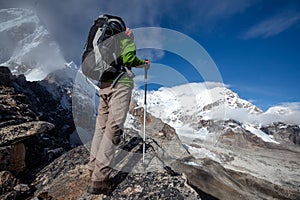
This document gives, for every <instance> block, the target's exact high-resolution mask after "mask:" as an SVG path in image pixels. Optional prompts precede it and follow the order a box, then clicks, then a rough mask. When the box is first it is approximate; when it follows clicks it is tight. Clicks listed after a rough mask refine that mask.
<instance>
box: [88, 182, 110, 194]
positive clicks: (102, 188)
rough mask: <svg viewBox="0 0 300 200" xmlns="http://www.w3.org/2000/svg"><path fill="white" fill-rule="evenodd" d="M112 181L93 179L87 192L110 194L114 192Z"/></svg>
mask: <svg viewBox="0 0 300 200" xmlns="http://www.w3.org/2000/svg"><path fill="white" fill-rule="evenodd" d="M112 188H113V185H112V182H111V181H92V182H91V184H90V185H89V187H88V190H87V192H88V193H90V194H105V195H110V194H111V192H112Z"/></svg>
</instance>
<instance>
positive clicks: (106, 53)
mask: <svg viewBox="0 0 300 200" xmlns="http://www.w3.org/2000/svg"><path fill="white" fill-rule="evenodd" d="M125 30H126V26H125V23H124V21H123V20H122V19H121V18H120V17H117V16H112V15H100V16H99V17H98V19H96V20H95V22H94V24H93V26H92V27H91V28H90V31H89V34H88V38H87V42H86V45H85V49H84V53H83V55H82V72H83V74H84V75H85V76H87V77H88V78H91V79H93V80H96V81H101V80H102V79H103V75H104V74H107V73H110V74H114V73H117V72H118V71H119V70H120V68H121V65H120V64H121V63H120V62H119V59H118V57H119V56H118V55H120V52H119V51H120V50H119V46H120V45H119V40H118V37H114V35H116V34H118V33H121V32H124V31H125Z"/></svg>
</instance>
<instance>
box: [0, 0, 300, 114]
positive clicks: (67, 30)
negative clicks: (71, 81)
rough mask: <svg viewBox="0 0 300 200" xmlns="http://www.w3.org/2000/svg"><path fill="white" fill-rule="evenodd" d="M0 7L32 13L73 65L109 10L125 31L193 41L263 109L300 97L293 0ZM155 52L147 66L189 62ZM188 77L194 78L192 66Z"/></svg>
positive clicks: (32, 1)
mask: <svg viewBox="0 0 300 200" xmlns="http://www.w3.org/2000/svg"><path fill="white" fill-rule="evenodd" d="M0 5H1V8H7V7H24V8H29V9H32V10H34V11H36V12H37V14H38V15H39V16H40V18H41V20H42V22H43V23H44V24H45V27H46V28H47V29H48V30H49V32H50V33H51V34H52V36H53V37H54V39H55V40H56V41H57V42H58V44H59V45H60V47H61V49H62V51H63V53H64V54H65V55H64V56H65V58H66V60H67V61H71V60H73V61H75V63H76V64H78V65H79V64H80V59H81V53H82V50H83V46H84V43H85V40H86V36H87V32H88V29H89V27H90V25H91V23H92V22H93V20H94V19H95V17H96V16H98V15H99V14H102V13H111V14H115V15H119V16H121V17H122V18H124V20H125V21H126V23H127V26H130V27H131V28H140V27H149V26H154V27H162V28H167V29H171V30H174V31H178V32H180V33H183V34H185V35H187V36H189V37H190V38H192V39H194V40H196V41H197V42H198V43H199V44H200V45H202V47H203V48H204V49H205V50H206V51H207V53H208V54H209V55H210V57H211V58H212V59H213V61H214V62H215V64H216V66H217V68H218V70H219V71H220V74H221V76H222V79H223V81H224V83H225V84H226V85H229V86H230V89H232V90H233V91H234V92H236V93H238V94H239V95H240V96H241V97H242V98H244V99H247V100H250V101H252V102H253V103H254V104H255V105H257V106H258V107H260V108H262V109H263V110H266V109H267V108H268V107H270V106H272V105H278V104H281V103H288V102H300V89H299V88H300V87H299V83H298V82H299V81H298V80H299V76H300V37H299V35H300V1H298V0H287V1H284V0H227V1H226V0H219V1H217V0H188V1H183V0H172V1H161V0H149V1H140V0H124V1H121V0H120V1H116V0H113V1H104V0H85V1H78V0H68V1H61V0H52V1H47V0H27V1H26V0H10V1H5V0H0ZM157 54H158V55H159V56H157V57H155V56H154V57H153V62H155V63H157V65H153V67H159V66H161V65H160V64H163V65H167V66H170V67H173V68H175V69H176V68H177V69H178V68H181V69H184V68H185V67H187V68H189V67H188V66H189V65H190V63H188V62H187V61H186V60H184V58H180V57H178V56H177V55H175V54H172V52H160V51H158V52H157ZM139 55H140V56H141V55H143V52H142V51H140V52H139ZM150 73H151V71H150ZM188 73H189V72H187V75H186V76H189V74H188ZM190 77H191V79H190V80H191V81H201V80H200V79H199V80H198V78H197V77H193V72H192V71H191V72H190ZM173 82H174V84H176V80H175V81H173Z"/></svg>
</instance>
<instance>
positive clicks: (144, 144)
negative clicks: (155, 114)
mask: <svg viewBox="0 0 300 200" xmlns="http://www.w3.org/2000/svg"><path fill="white" fill-rule="evenodd" d="M146 120H147V68H146V66H145V76H144V127H143V128H144V137H143V164H145V152H146Z"/></svg>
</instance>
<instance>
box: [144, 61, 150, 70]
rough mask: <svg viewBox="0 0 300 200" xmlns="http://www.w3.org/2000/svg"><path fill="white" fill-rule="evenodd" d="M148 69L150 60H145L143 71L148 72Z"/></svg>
mask: <svg viewBox="0 0 300 200" xmlns="http://www.w3.org/2000/svg"><path fill="white" fill-rule="evenodd" d="M149 68H150V60H147V59H146V60H145V69H146V70H148V69H149Z"/></svg>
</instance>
